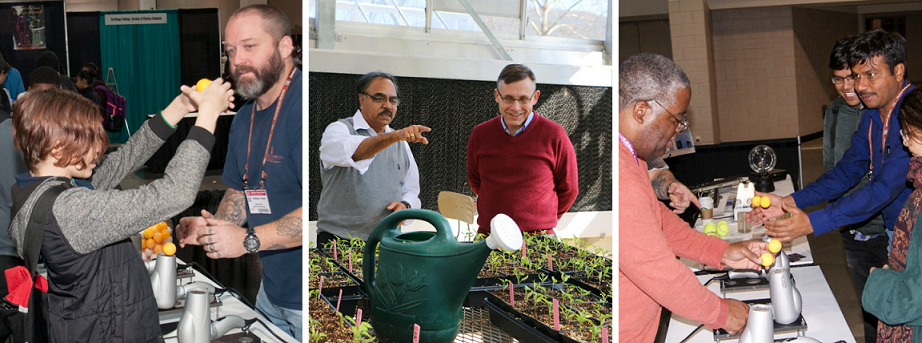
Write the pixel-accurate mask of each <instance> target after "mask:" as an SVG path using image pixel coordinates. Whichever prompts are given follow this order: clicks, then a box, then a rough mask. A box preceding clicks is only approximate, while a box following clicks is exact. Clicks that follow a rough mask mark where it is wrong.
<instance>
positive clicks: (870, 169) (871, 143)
mask: <svg viewBox="0 0 922 343" xmlns="http://www.w3.org/2000/svg"><path fill="white" fill-rule="evenodd" d="M909 86H911V84H910V83H908V82H907V83H906V85H905V86H903V89H901V90H900V93H899V94H897V95H896V98H893V102H891V103H890V110H888V111H887V116H886V117H884V118H883V119H884V130H883V134H882V136H881V139H880V155H881V158H880V167H881V168H883V167H884V147H889V146H888V145H887V133H888V132H889V131H890V115H891V114H893V109H894V108H896V103H897V102H899V101H900V99H902V98H903V94H904V93H906V90H907V89H909ZM873 124H874V122H871V125H868V150H869V151H870V152H871V162H870V164H871V165H870V167H868V180H870V179H872V178H874V141H873V140H872V139H871V127H873V126H874V125H873ZM888 150H889V149H888Z"/></svg>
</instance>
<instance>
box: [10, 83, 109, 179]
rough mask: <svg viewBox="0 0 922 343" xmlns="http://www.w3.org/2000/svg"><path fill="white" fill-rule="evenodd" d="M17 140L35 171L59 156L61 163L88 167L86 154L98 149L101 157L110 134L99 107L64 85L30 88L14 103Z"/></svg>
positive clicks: (58, 165) (60, 165)
mask: <svg viewBox="0 0 922 343" xmlns="http://www.w3.org/2000/svg"><path fill="white" fill-rule="evenodd" d="M13 144H14V145H16V149H19V151H22V156H23V158H24V159H25V162H26V166H28V168H29V170H30V171H32V172H35V171H36V168H37V167H38V164H39V163H41V162H42V161H45V160H47V159H48V158H49V157H51V153H52V151H54V150H55V149H58V148H60V152H61V155H60V156H56V157H57V158H58V163H56V164H55V166H57V167H67V166H72V165H73V166H78V167H79V168H81V169H82V168H86V167H87V165H86V162H85V161H84V157H86V154H87V153H90V152H93V151H95V152H96V153H97V154H98V155H97V156H96V160H99V159H100V158H101V157H102V155H103V154H104V153H105V152H106V147H107V146H109V136H108V135H107V134H106V131H105V130H104V129H103V127H102V124H101V123H100V119H99V107H98V106H97V105H96V104H95V103H93V102H92V101H90V100H89V99H87V98H84V97H83V96H82V95H80V94H77V93H75V92H71V91H67V90H64V89H61V88H51V89H46V90H42V91H29V92H26V93H25V94H23V95H22V97H20V98H18V99H17V100H16V105H15V106H13Z"/></svg>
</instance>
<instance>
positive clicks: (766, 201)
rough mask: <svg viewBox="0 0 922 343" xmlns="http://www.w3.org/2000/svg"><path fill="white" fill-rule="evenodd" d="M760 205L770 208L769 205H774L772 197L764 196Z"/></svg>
mask: <svg viewBox="0 0 922 343" xmlns="http://www.w3.org/2000/svg"><path fill="white" fill-rule="evenodd" d="M759 205H761V206H762V208H768V207H769V206H771V205H772V199H770V198H769V197H762V199H761V203H760V204H759Z"/></svg>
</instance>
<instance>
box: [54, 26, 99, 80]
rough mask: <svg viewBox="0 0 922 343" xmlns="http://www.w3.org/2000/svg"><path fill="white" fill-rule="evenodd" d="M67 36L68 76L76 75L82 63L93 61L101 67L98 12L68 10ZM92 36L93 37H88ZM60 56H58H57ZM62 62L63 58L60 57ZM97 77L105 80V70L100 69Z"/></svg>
mask: <svg viewBox="0 0 922 343" xmlns="http://www.w3.org/2000/svg"><path fill="white" fill-rule="evenodd" d="M67 36H68V37H70V43H69V44H68V48H69V49H70V76H71V77H76V76H77V73H79V72H80V69H82V68H83V65H84V64H87V63H93V64H96V66H97V67H101V64H102V57H101V56H100V54H99V12H68V13H67ZM89 37H94V38H95V39H90V38H89ZM58 57H60V56H58ZM61 63H62V64H63V63H64V59H63V58H62V59H61ZM100 74H101V75H99V78H100V79H102V80H103V82H105V80H106V74H105V71H100Z"/></svg>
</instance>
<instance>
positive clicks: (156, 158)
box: [145, 112, 237, 173]
mask: <svg viewBox="0 0 922 343" xmlns="http://www.w3.org/2000/svg"><path fill="white" fill-rule="evenodd" d="M235 114H237V113H236V112H226V113H221V116H220V117H218V122H217V123H216V124H215V129H214V136H215V143H214V147H213V148H212V149H211V160H209V161H208V168H207V169H209V170H212V169H224V161H225V159H226V158H227V143H228V136H229V135H230V127H231V123H232V122H233V121H234V115H235ZM147 116H148V117H153V116H154V114H149V115H147ZM196 118H198V113H189V114H186V116H185V117H184V118H183V119H182V120H180V121H179V123H178V124H176V132H174V133H173V134H172V135H171V136H170V137H169V138H167V140H166V141H165V142H163V145H161V146H160V149H157V152H155V153H154V154H153V155H151V157H150V159H148V160H147V163H145V165H147V171H149V172H152V173H162V172H163V171H164V170H166V165H167V164H168V163H170V159H172V158H173V155H174V154H176V149H177V148H179V144H181V143H182V142H183V141H184V140H186V136H187V135H188V134H189V129H191V128H192V127H193V126H195V120H196Z"/></svg>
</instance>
